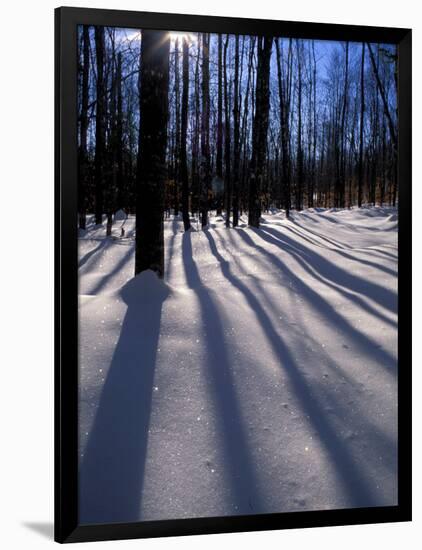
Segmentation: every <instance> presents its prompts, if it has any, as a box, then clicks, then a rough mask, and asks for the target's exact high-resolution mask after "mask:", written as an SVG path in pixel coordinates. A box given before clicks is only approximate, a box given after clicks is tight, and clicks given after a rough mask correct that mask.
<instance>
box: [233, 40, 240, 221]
mask: <svg viewBox="0 0 422 550" xmlns="http://www.w3.org/2000/svg"><path fill="white" fill-rule="evenodd" d="M239 94H240V83H239V36H238V35H236V36H235V54H234V104H233V227H237V226H238V224H239V185H240V182H239V165H240V108H239Z"/></svg>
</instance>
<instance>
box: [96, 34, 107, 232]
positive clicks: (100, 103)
mask: <svg viewBox="0 0 422 550" xmlns="http://www.w3.org/2000/svg"><path fill="white" fill-rule="evenodd" d="M95 51H96V60H97V85H96V90H97V98H96V99H97V101H96V115H95V223H96V224H97V225H99V224H101V223H102V222H103V193H104V186H105V179H104V162H105V140H106V136H105V114H106V113H105V111H106V109H105V101H106V92H105V79H104V27H95Z"/></svg>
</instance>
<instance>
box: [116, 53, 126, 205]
mask: <svg viewBox="0 0 422 550" xmlns="http://www.w3.org/2000/svg"><path fill="white" fill-rule="evenodd" d="M116 72H117V74H116V87H117V113H116V119H117V120H116V147H117V155H116V156H117V159H116V160H117V208H126V204H125V202H126V200H125V182H124V179H123V92H122V54H121V52H119V53H118V54H117V68H116Z"/></svg>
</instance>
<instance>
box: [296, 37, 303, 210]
mask: <svg viewBox="0 0 422 550" xmlns="http://www.w3.org/2000/svg"><path fill="white" fill-rule="evenodd" d="M302 49H303V44H302V43H301V44H299V40H296V51H297V79H298V82H297V113H298V123H297V174H296V209H297V210H302V208H303V146H302V85H303V84H302Z"/></svg>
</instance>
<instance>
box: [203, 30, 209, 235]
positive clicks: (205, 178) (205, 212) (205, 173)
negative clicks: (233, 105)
mask: <svg viewBox="0 0 422 550" xmlns="http://www.w3.org/2000/svg"><path fill="white" fill-rule="evenodd" d="M209 45H210V37H209V34H206V33H203V34H202V113H201V114H202V118H201V226H202V227H206V226H207V225H208V192H209V188H210V141H209V140H210V135H209V134H210V60H209Z"/></svg>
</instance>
